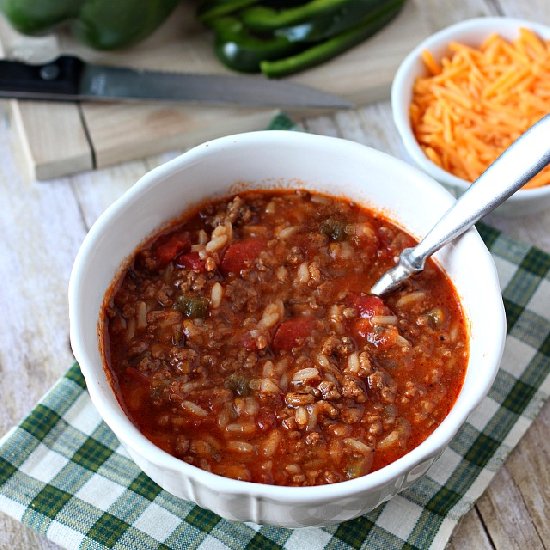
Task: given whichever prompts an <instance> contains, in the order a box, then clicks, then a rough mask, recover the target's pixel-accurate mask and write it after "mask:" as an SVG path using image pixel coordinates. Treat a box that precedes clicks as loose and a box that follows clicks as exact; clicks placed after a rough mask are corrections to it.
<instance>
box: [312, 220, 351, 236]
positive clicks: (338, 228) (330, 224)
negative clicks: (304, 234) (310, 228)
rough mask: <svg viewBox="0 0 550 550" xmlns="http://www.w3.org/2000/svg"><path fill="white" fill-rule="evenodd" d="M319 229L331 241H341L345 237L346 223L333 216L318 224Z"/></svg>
mask: <svg viewBox="0 0 550 550" xmlns="http://www.w3.org/2000/svg"><path fill="white" fill-rule="evenodd" d="M319 231H321V233H323V234H324V235H326V236H327V237H328V238H329V239H331V240H333V241H342V240H344V239H345V237H346V224H345V223H344V222H342V221H340V220H336V219H334V218H327V219H326V220H323V221H322V222H321V224H320V225H319Z"/></svg>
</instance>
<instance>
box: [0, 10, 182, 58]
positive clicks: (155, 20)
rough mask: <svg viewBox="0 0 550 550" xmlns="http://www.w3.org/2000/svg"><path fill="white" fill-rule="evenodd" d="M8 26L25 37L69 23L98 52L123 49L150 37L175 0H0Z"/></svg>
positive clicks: (78, 36)
mask: <svg viewBox="0 0 550 550" xmlns="http://www.w3.org/2000/svg"><path fill="white" fill-rule="evenodd" d="M0 2H1V3H0V9H1V10H2V11H3V12H4V13H5V14H6V17H7V18H8V20H9V21H10V22H11V24H12V25H13V26H14V27H15V28H16V29H17V30H19V31H21V32H23V33H26V34H35V33H42V32H47V31H49V30H51V28H52V26H54V25H56V24H59V23H62V22H64V21H67V22H70V23H71V27H72V31H73V33H74V34H75V36H77V38H78V39H79V40H81V41H82V42H84V43H85V44H87V45H88V46H91V47H92V48H96V49H100V50H109V49H114V48H123V47H126V46H129V45H131V44H134V43H136V42H139V41H140V40H142V39H143V38H145V37H146V36H148V35H150V34H151V33H152V32H153V31H154V30H155V29H156V28H157V27H158V26H159V25H160V24H161V23H162V22H163V21H164V20H165V19H166V18H167V17H168V15H169V14H170V13H171V12H172V10H173V9H174V8H175V7H176V5H177V4H178V3H179V0H147V1H144V0H116V2H113V0H0Z"/></svg>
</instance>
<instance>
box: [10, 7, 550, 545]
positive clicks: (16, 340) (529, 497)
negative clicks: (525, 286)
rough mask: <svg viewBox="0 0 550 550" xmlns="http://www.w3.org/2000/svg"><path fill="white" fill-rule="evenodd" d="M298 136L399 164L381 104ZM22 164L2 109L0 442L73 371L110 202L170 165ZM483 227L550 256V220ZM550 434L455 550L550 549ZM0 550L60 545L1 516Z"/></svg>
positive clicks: (537, 14) (431, 12)
mask: <svg viewBox="0 0 550 550" xmlns="http://www.w3.org/2000/svg"><path fill="white" fill-rule="evenodd" d="M411 1H412V0H411ZM416 1H417V2H418V3H419V6H420V7H421V9H422V10H423V12H424V13H425V17H426V20H427V22H428V23H429V25H430V28H433V30H436V29H438V28H441V27H443V26H446V25H448V24H451V23H454V22H457V21H460V20H462V19H465V18H469V17H476V16H483V15H498V14H501V15H508V16H513V17H525V18H528V19H532V20H534V21H538V22H545V23H547V24H550V3H548V2H547V0H531V1H529V2H527V1H525V2H518V1H515V0H468V1H461V2H456V1H455V0H416ZM305 127H306V129H307V130H308V131H310V132H314V133H320V134H328V135H336V136H340V137H344V138H347V139H351V140H354V141H358V142H360V143H363V144H366V145H370V146H373V147H376V148H378V149H380V150H382V151H386V152H389V153H390V154H393V155H395V156H397V157H402V156H403V151H402V148H401V145H400V140H399V138H398V135H397V132H396V130H395V128H394V126H393V123H392V119H391V112H390V108H389V103H388V102H385V103H380V104H376V105H371V106H368V107H365V108H362V109H359V110H357V111H354V112H346V113H337V114H336V115H334V116H332V117H324V118H317V119H312V120H308V121H306V122H305ZM20 154H21V153H20V152H19V151H18V150H17V146H16V144H15V143H14V140H13V129H12V128H11V127H10V120H9V115H8V108H7V104H6V103H4V104H2V109H0V161H1V162H0V206H1V214H0V235H1V237H0V311H1V318H2V321H1V324H0V327H1V328H0V373H1V374H2V376H1V378H0V396H1V398H2V407H1V408H0V435H2V434H4V433H5V432H6V431H7V430H8V429H9V428H10V427H11V426H12V425H14V424H15V423H17V422H18V421H19V420H21V418H22V417H23V416H24V415H25V414H26V413H27V412H28V411H29V410H30V409H31V408H32V407H33V405H34V404H35V402H36V401H37V400H38V399H39V398H40V397H41V395H42V394H43V393H44V392H45V391H46V390H47V389H48V388H49V387H50V386H51V385H52V384H53V383H54V382H55V381H56V379H57V378H58V377H59V376H60V375H61V374H62V373H63V372H64V371H65V370H66V369H67V368H68V367H69V366H70V365H71V363H72V360H73V359H72V353H71V348H70V344H69V336H68V334H69V332H68V315H67V299H66V292H67V282H68V279H69V275H70V271H71V266H72V263H73V259H74V257H75V255H76V252H77V250H78V247H79V245H80V243H81V242H82V240H83V238H84V235H85V234H86V232H87V231H88V229H89V228H90V226H91V224H92V223H93V222H94V220H95V219H96V218H97V216H98V215H99V214H100V213H101V212H102V211H103V210H104V209H105V207H106V206H107V205H108V204H110V203H111V202H112V201H113V200H114V199H116V198H117V197H118V196H119V195H120V194H121V193H123V192H124V191H125V190H126V189H128V188H129V187H130V186H131V185H132V183H134V182H135V181H136V180H137V179H138V178H139V177H140V176H141V175H142V174H143V173H144V172H146V171H147V170H149V169H150V168H152V167H153V166H155V165H157V164H158V163H160V162H162V161H163V160H165V159H166V158H167V156H164V157H155V158H151V159H148V160H144V161H139V162H132V163H129V164H125V165H123V166H118V167H114V168H110V169H107V170H103V171H100V172H94V173H87V174H82V175H79V176H75V177H72V178H66V179H62V180H56V181H53V182H50V183H41V184H37V183H35V182H31V181H26V180H25V178H24V177H23V176H22V175H21V171H20V167H21V165H22V163H21V159H20ZM489 222H490V223H492V224H493V225H495V226H497V227H498V228H500V229H501V230H503V231H504V232H505V233H506V234H508V235H510V236H512V237H514V238H517V239H521V240H523V241H525V242H528V243H531V244H535V245H537V246H539V247H540V248H542V249H543V250H546V251H547V252H550V211H549V212H546V213H545V214H543V215H537V216H536V217H533V218H520V219H498V218H495V217H493V218H491V219H490V220H489ZM549 306H550V304H549ZM549 435H550V404H547V405H546V407H545V408H544V410H543V412H542V413H541V415H540V416H539V417H538V419H537V420H536V421H535V422H534V424H533V425H532V427H531V428H530V429H529V431H528V433H527V435H526V436H525V437H524V438H523V440H522V441H521V442H520V444H519V445H518V446H517V448H516V449H515V450H514V452H513V453H512V454H511V456H510V457H509V458H508V460H507V461H506V464H505V466H504V467H503V468H502V469H501V470H500V472H499V473H498V474H497V476H496V477H495V479H494V480H493V482H492V483H491V485H490V486H489V488H488V489H487V491H486V492H485V494H484V495H483V496H482V497H481V498H480V499H479V501H478V502H477V504H476V506H475V508H474V509H473V510H472V511H471V512H470V513H469V514H467V515H466V516H465V517H464V519H463V520H462V522H461V523H460V525H459V526H458V528H457V530H456V531H455V533H454V535H453V538H452V541H451V543H450V547H451V548H456V549H457V550H458V549H461V550H462V549H470V548H472V549H490V548H497V549H501V548H502V549H506V550H508V549H511V548H521V549H522V550H532V549H538V548H550V521H548V518H549V517H550V468H549V466H548V465H549V464H550V442H549V440H550V437H549ZM0 548H2V549H3V548H6V549H7V548H9V549H14V550H17V549H29V548H36V549H53V548H57V547H56V545H54V544H52V543H50V542H48V541H46V540H45V539H44V538H42V537H40V536H38V535H36V534H35V533H34V532H32V531H30V530H29V529H27V528H25V527H23V526H22V525H20V524H19V523H17V522H15V521H13V520H11V519H10V518H8V517H6V516H4V515H0Z"/></svg>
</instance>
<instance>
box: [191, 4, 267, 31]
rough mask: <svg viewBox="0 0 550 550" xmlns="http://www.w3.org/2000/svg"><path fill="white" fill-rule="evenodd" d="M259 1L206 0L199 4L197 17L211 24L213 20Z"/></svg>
mask: <svg viewBox="0 0 550 550" xmlns="http://www.w3.org/2000/svg"><path fill="white" fill-rule="evenodd" d="M258 2H259V0H206V1H205V2H202V4H200V5H199V8H198V10H197V19H198V20H199V21H200V22H201V23H203V24H205V25H207V26H210V23H211V22H212V20H214V19H216V18H218V17H223V16H225V15H230V14H232V13H233V12H236V11H238V10H240V9H242V8H247V7H248V6H252V5H253V4H256V3H258Z"/></svg>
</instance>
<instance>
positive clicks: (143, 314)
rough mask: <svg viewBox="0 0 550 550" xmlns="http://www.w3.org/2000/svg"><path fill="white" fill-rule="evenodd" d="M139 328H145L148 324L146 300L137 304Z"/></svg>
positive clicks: (137, 323)
mask: <svg viewBox="0 0 550 550" xmlns="http://www.w3.org/2000/svg"><path fill="white" fill-rule="evenodd" d="M136 325H137V328H145V327H146V326H147V304H146V303H145V302H138V304H137V317H136Z"/></svg>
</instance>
